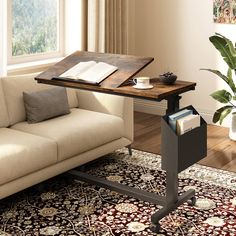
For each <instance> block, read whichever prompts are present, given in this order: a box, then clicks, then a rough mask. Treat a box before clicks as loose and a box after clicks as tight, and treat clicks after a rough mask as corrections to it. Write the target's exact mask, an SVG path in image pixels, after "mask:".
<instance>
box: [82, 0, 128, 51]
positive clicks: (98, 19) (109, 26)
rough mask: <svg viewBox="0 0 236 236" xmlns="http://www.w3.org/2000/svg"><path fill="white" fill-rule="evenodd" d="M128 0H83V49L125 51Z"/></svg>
mask: <svg viewBox="0 0 236 236" xmlns="http://www.w3.org/2000/svg"><path fill="white" fill-rule="evenodd" d="M127 7H128V0H84V9H86V8H87V11H86V12H87V14H85V15H84V17H85V18H87V21H84V22H85V23H87V27H85V29H84V31H83V32H84V39H85V40H84V41H85V43H84V50H88V51H95V52H109V53H121V54H126V53H127V24H128V20H127V19H128V16H127Z"/></svg>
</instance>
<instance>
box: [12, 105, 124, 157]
mask: <svg viewBox="0 0 236 236" xmlns="http://www.w3.org/2000/svg"><path fill="white" fill-rule="evenodd" d="M11 128H12V129H16V130H21V131H24V132H28V133H31V134H36V135H39V136H42V137H46V138H50V139H52V140H54V141H56V142H57V145H58V159H59V160H64V159H67V158H69V157H72V156H74V155H78V154H80V153H82V152H85V151H87V150H90V149H93V148H96V147H98V146H100V145H103V144H105V143H108V142H111V141H113V140H116V139H119V138H120V137H122V135H123V129H124V122H123V120H122V119H121V118H120V117H117V116H113V115H108V114H103V113H98V112H93V111H87V110H83V109H76V108H74V109H71V113H70V114H68V115H65V116H60V117H57V118H54V119H51V120H46V121H43V122H40V123H36V124H28V123H27V122H21V123H18V124H16V125H14V126H12V127H11Z"/></svg>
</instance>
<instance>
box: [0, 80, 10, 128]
mask: <svg viewBox="0 0 236 236" xmlns="http://www.w3.org/2000/svg"><path fill="white" fill-rule="evenodd" d="M9 124H10V123H9V117H8V112H7V107H6V101H5V97H4V93H3V88H2V80H1V79H0V128H3V127H7V126H9Z"/></svg>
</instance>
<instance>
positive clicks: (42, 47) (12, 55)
mask: <svg viewBox="0 0 236 236" xmlns="http://www.w3.org/2000/svg"><path fill="white" fill-rule="evenodd" d="M8 4H9V5H8V22H9V23H8V63H9V64H13V63H21V62H26V61H36V60H42V59H47V58H52V57H59V56H62V55H63V25H64V24H63V9H64V7H63V0H10V1H8Z"/></svg>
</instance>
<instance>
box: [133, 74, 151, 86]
mask: <svg viewBox="0 0 236 236" xmlns="http://www.w3.org/2000/svg"><path fill="white" fill-rule="evenodd" d="M133 81H134V83H135V85H136V86H137V87H139V88H147V87H149V86H150V77H137V78H135V79H133Z"/></svg>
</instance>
